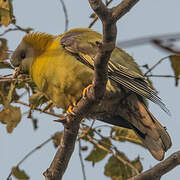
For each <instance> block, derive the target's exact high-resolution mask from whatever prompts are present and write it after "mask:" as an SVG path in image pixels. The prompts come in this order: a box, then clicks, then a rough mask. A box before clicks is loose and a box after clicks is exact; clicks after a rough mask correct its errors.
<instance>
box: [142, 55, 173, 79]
mask: <svg viewBox="0 0 180 180" xmlns="http://www.w3.org/2000/svg"><path fill="white" fill-rule="evenodd" d="M168 57H169V56H166V57H164V58H162V59H160V60H159V61H158V62H157V63H156V64H154V65H153V66H152V67H151V68H149V69H148V70H147V72H146V73H145V74H144V76H147V74H148V73H150V72H152V70H153V69H154V68H155V67H156V66H158V65H159V64H160V63H161V62H162V61H163V60H165V59H167V58H168Z"/></svg>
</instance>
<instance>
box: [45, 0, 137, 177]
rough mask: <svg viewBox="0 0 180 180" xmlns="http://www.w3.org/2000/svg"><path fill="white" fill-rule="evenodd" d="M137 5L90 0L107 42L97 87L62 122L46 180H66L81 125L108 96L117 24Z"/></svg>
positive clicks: (99, 64) (132, 0)
mask: <svg viewBox="0 0 180 180" xmlns="http://www.w3.org/2000/svg"><path fill="white" fill-rule="evenodd" d="M137 2H138V0H123V1H122V2H121V3H120V4H119V5H118V6H116V7H114V8H107V7H106V6H105V4H104V3H103V2H102V1H101V0H89V3H90V5H91V7H92V9H93V10H94V12H95V13H96V14H97V16H98V17H99V18H100V19H101V21H102V24H103V41H102V42H101V43H99V51H98V53H97V55H96V57H95V64H94V66H95V73H94V81H93V86H92V87H91V88H90V89H89V91H87V93H86V96H85V97H83V98H82V99H81V100H80V101H79V102H78V104H77V106H74V108H73V109H72V111H73V112H74V113H73V114H69V115H67V116H66V117H64V118H63V119H60V120H59V121H62V122H63V123H64V133H63V137H62V139H61V144H60V147H59V149H58V151H57V153H56V155H55V157H54V160H53V161H52V163H51V165H50V167H49V168H48V169H47V170H46V172H45V173H44V176H45V177H46V180H60V179H62V177H63V174H64V172H65V170H66V168H67V165H68V162H69V160H70V157H71V155H72V153H73V151H74V146H75V142H76V138H77V134H78V131H79V125H80V122H81V120H82V118H83V117H85V115H87V114H88V113H89V112H90V110H91V108H92V107H93V105H94V104H96V103H98V102H99V100H100V99H101V98H102V97H103V95H104V92H105V87H106V83H107V63H108V61H109V57H110V55H111V52H112V51H113V49H114V47H115V41H116V34H117V28H116V22H117V21H118V20H119V19H120V18H121V17H122V16H123V15H125V14H126V13H127V12H128V11H129V10H130V9H131V8H132V7H133V6H134V5H135V4H136V3H137ZM99 89H101V91H99Z"/></svg>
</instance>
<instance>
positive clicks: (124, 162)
mask: <svg viewBox="0 0 180 180" xmlns="http://www.w3.org/2000/svg"><path fill="white" fill-rule="evenodd" d="M86 137H87V138H88V140H89V142H91V143H92V144H94V145H95V146H97V147H98V148H100V149H102V150H104V151H106V152H108V153H109V154H112V155H113V156H114V157H116V158H117V159H118V160H119V161H121V162H122V163H123V164H124V165H127V166H129V167H130V168H131V169H132V170H133V171H134V172H135V173H136V174H137V175H138V174H139V171H138V170H137V169H136V168H135V167H134V166H133V165H132V164H131V163H129V162H128V161H126V160H124V159H123V158H121V157H120V156H119V155H118V153H119V151H118V150H117V148H116V147H111V148H112V149H114V150H115V152H117V153H114V152H113V151H112V149H107V148H106V147H105V146H103V145H101V144H98V143H96V141H94V139H93V138H92V137H91V136H89V135H88V134H86Z"/></svg>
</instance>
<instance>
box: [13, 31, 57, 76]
mask: <svg viewBox="0 0 180 180" xmlns="http://www.w3.org/2000/svg"><path fill="white" fill-rule="evenodd" d="M53 39H54V36H52V35H49V34H46V33H39V32H35V33H31V34H27V35H25V36H24V37H23V39H22V41H21V43H20V44H19V45H18V47H17V48H16V50H15V51H14V53H13V54H12V56H11V63H12V65H13V66H14V67H20V70H21V71H23V72H25V73H29V71H30V68H31V65H32V63H33V61H34V60H35V59H36V58H37V57H38V56H40V55H41V54H42V53H43V52H45V51H46V48H47V47H48V46H49V45H50V44H51V42H52V41H53Z"/></svg>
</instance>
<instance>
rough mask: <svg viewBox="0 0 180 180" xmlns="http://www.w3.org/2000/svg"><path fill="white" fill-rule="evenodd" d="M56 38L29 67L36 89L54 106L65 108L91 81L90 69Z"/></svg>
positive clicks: (80, 94)
mask: <svg viewBox="0 0 180 180" xmlns="http://www.w3.org/2000/svg"><path fill="white" fill-rule="evenodd" d="M59 42H60V39H59V38H57V39H56V40H55V41H54V42H53V43H52V45H51V46H50V47H49V48H48V49H47V50H46V51H45V52H44V53H43V54H41V55H40V56H38V57H37V58H36V59H35V60H34V62H33V64H32V66H31V72H30V74H31V76H32V79H33V81H34V82H35V84H36V85H37V86H38V88H39V89H40V90H41V91H43V92H44V93H45V94H46V96H47V97H48V98H49V99H51V100H52V101H53V102H54V103H55V104H56V105H57V107H60V108H63V109H67V107H68V106H69V105H71V104H72V103H73V102H75V101H77V100H78V99H79V98H80V97H81V96H82V90H83V89H84V88H85V87H86V86H87V85H88V84H90V83H92V78H93V71H92V70H91V69H90V68H88V67H86V66H85V65H84V64H82V63H81V62H79V61H78V60H77V59H76V58H75V57H74V56H72V55H71V54H68V53H67V52H66V51H65V50H64V49H63V48H62V47H61V46H60V43H59Z"/></svg>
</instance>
